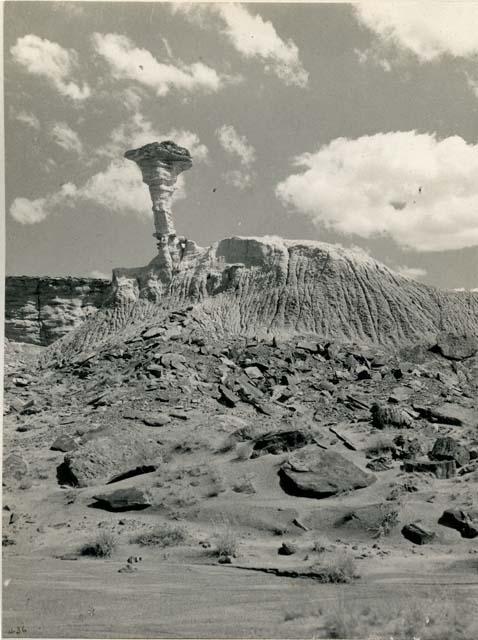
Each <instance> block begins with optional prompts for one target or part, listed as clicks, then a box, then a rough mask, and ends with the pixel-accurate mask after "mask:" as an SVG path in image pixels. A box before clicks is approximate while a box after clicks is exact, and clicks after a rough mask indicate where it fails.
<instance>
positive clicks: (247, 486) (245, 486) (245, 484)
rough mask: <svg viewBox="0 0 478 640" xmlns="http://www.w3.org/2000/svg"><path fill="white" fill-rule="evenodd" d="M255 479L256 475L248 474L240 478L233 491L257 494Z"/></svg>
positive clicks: (233, 486)
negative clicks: (253, 481)
mask: <svg viewBox="0 0 478 640" xmlns="http://www.w3.org/2000/svg"><path fill="white" fill-rule="evenodd" d="M253 478H254V474H248V475H244V476H242V477H241V478H238V479H237V480H236V481H235V482H234V484H233V485H232V490H233V491H235V493H249V494H252V493H255V492H256V489H255V487H254V484H253V483H252V480H253Z"/></svg>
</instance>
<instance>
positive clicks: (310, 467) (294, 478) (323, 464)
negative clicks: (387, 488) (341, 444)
mask: <svg viewBox="0 0 478 640" xmlns="http://www.w3.org/2000/svg"><path fill="white" fill-rule="evenodd" d="M279 478H280V483H281V487H282V488H283V489H284V491H285V492H286V493H289V494H291V495H296V496H304V497H309V498H328V497H329V496H333V495H336V494H337V493H342V492H344V491H351V490H355V489H363V488H364V487H368V486H369V485H370V484H372V483H373V482H375V480H376V478H375V476H374V475H372V474H369V473H366V472H365V471H362V469H359V467H357V466H356V465H355V464H354V463H353V462H350V460H347V459H346V458H344V457H343V456H341V455H340V454H339V453H336V452H335V451H329V450H327V451H324V450H322V449H319V448H318V447H316V446H313V445H310V446H307V447H304V448H303V449H300V450H299V451H297V452H295V453H293V454H292V455H291V456H290V457H289V458H288V460H287V461H286V462H285V463H284V464H283V465H282V466H281V468H280V470H279Z"/></svg>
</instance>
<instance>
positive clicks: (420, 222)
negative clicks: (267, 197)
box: [276, 131, 478, 251]
mask: <svg viewBox="0 0 478 640" xmlns="http://www.w3.org/2000/svg"><path fill="white" fill-rule="evenodd" d="M295 166H296V167H298V168H299V172H298V173H295V174H292V175H290V176H289V177H288V178H286V179H285V180H284V181H283V182H281V183H280V184H278V185H277V188H276V195H277V197H278V198H279V199H280V200H281V201H282V202H283V203H284V204H285V205H289V206H291V207H292V208H294V209H296V210H297V211H299V212H301V213H304V214H306V215H308V216H309V217H310V218H311V219H312V221H313V222H315V223H316V224H318V225H324V226H325V227H327V228H330V229H333V230H335V231H337V232H339V233H343V234H356V235H359V236H361V237H363V238H370V237H373V236H377V235H385V236H389V237H391V238H392V239H393V240H395V242H397V244H399V245H400V246H402V247H405V248H412V249H416V250H420V251H445V250H451V249H461V248H464V247H472V246H476V245H478V216H477V211H478V184H477V181H476V176H477V175H478V145H473V144H468V143H467V142H465V141H464V140H463V139H462V138H461V137H459V136H452V137H449V138H445V139H443V140H438V139H437V138H436V136H435V135H430V134H419V133H416V132H415V131H398V132H389V133H378V134H376V135H372V136H363V137H361V138H358V139H356V140H349V139H347V138H337V139H335V140H333V141H332V142H330V144H328V145H325V146H323V147H321V148H320V149H319V150H318V151H316V152H315V153H305V154H303V155H302V156H300V157H298V158H296V160H295Z"/></svg>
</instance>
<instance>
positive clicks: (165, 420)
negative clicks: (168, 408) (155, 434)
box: [142, 413, 171, 427]
mask: <svg viewBox="0 0 478 640" xmlns="http://www.w3.org/2000/svg"><path fill="white" fill-rule="evenodd" d="M142 419H143V422H144V424H146V425H148V427H164V425H166V424H169V423H170V422H171V418H170V417H169V416H168V415H167V414H166V413H155V414H150V415H147V416H143V418H142Z"/></svg>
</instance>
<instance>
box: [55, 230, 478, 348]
mask: <svg viewBox="0 0 478 640" xmlns="http://www.w3.org/2000/svg"><path fill="white" fill-rule="evenodd" d="M157 262H158V257H156V258H155V259H154V260H153V261H152V262H151V263H150V264H149V265H147V266H146V267H142V268H138V269H116V270H114V272H113V284H112V289H113V293H112V299H111V304H110V306H109V307H107V308H104V309H103V310H101V311H100V312H99V313H98V314H96V315H95V316H94V317H93V318H91V319H89V320H88V321H87V322H85V324H84V325H83V326H82V327H80V328H79V329H78V330H77V331H75V332H73V334H71V335H69V336H66V337H65V338H64V339H63V340H62V341H61V343H59V344H58V348H59V349H60V350H61V352H62V353H63V354H68V353H78V352H79V351H81V350H85V349H86V348H88V347H89V346H90V345H94V344H97V343H99V342H102V341H104V340H107V339H109V338H110V337H111V336H112V335H113V334H114V333H116V332H118V331H122V332H126V333H130V334H131V335H138V334H139V332H141V330H142V328H143V326H151V324H154V323H155V322H158V323H159V322H161V321H162V319H163V318H164V316H165V314H166V313H167V312H168V311H171V310H173V311H174V310H178V309H184V308H186V307H188V306H189V307H190V308H189V311H188V314H187V315H188V323H189V325H190V326H191V327H192V326H197V327H198V328H201V329H205V330H207V331H208V332H210V333H212V334H217V335H227V334H229V335H234V334H235V335H244V336H252V335H257V336H269V337H270V336H271V335H276V336H289V335H293V334H304V333H312V334H315V335H317V336H319V337H321V338H323V339H339V340H343V341H353V342H361V343H369V344H372V343H373V344H383V345H402V344H411V343H414V342H418V341H423V340H427V339H429V340H433V339H434V338H435V337H436V335H437V334H438V333H439V332H440V331H449V332H452V333H457V334H463V333H471V334H474V335H478V295H477V294H471V293H464V292H448V291H440V290H437V289H434V288H433V287H430V286H427V285H425V284H422V283H418V282H415V281H413V280H410V279H407V278H405V277H402V276H400V275H399V274H397V273H395V272H393V271H392V270H390V269H389V268H388V267H386V266H385V265H383V264H381V263H379V262H377V261H376V260H374V259H373V258H370V257H369V256H366V255H364V254H362V253H358V252H355V251H351V250H346V249H343V248H341V247H337V246H335V245H328V244H325V243H321V242H314V241H300V240H283V239H281V238H275V237H264V238H244V237H233V238H226V239H224V240H222V241H220V242H218V243H215V244H213V245H212V246H211V247H209V248H207V249H201V248H199V247H197V246H196V245H195V244H194V243H188V245H187V247H186V250H185V252H184V254H183V258H182V261H181V262H180V264H179V265H178V268H177V269H176V271H175V272H174V273H173V276H172V278H171V279H170V278H169V277H168V278H165V276H164V270H163V269H162V268H161V265H158V264H157Z"/></svg>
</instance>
